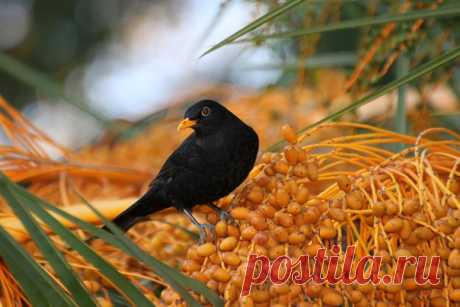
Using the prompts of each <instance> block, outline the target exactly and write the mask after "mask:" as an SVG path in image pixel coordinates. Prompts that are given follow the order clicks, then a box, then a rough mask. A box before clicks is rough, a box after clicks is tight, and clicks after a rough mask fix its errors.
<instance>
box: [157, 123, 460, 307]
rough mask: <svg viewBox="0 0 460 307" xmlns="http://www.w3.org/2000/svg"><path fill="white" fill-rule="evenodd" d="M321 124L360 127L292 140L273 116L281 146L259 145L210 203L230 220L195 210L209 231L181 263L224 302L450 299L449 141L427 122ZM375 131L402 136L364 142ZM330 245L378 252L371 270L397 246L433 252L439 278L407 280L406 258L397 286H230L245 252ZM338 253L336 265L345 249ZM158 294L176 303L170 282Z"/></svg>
mask: <svg viewBox="0 0 460 307" xmlns="http://www.w3.org/2000/svg"><path fill="white" fill-rule="evenodd" d="M358 126H359V127H358ZM327 127H335V128H340V127H342V128H344V127H348V128H350V127H354V128H367V129H369V130H370V131H369V132H368V133H362V134H356V135H350V136H342V137H337V138H332V139H329V140H326V141H323V142H319V143H317V144H310V145H306V146H303V147H301V146H300V145H298V143H299V142H300V141H302V140H303V138H305V137H306V136H308V134H304V135H303V136H300V137H299V138H298V137H297V136H296V134H295V133H294V132H293V130H292V129H291V128H290V127H288V126H284V127H283V128H282V135H283V137H284V138H285V140H286V141H287V142H288V143H289V144H288V145H287V146H285V147H284V149H283V150H282V152H280V153H265V154H264V155H263V156H262V158H261V161H260V164H259V165H257V166H256V167H255V168H254V170H253V172H252V173H251V175H250V178H249V179H248V180H247V181H246V183H245V184H244V185H243V186H242V187H240V189H239V190H238V191H237V192H236V193H235V195H234V196H233V198H232V197H227V198H225V199H223V200H222V201H221V203H220V205H221V206H222V207H225V208H226V209H227V210H229V211H230V212H231V214H232V216H233V218H234V219H235V220H236V221H237V225H233V224H227V223H225V222H224V221H220V220H219V219H218V218H217V216H216V215H215V214H214V213H213V212H210V211H206V212H207V215H206V220H207V222H209V223H213V224H215V230H216V235H217V239H216V241H215V242H208V243H205V244H203V245H194V246H192V247H191V248H190V249H188V251H187V255H186V260H185V261H184V262H183V263H182V265H181V268H182V270H183V271H184V272H185V273H187V274H189V275H190V276H192V277H193V278H195V279H197V280H200V281H202V282H203V283H205V284H207V286H208V287H209V288H211V289H214V290H215V291H217V292H218V293H219V294H220V295H221V296H222V297H223V298H224V299H225V301H226V303H227V304H228V306H288V305H293V306H294V305H295V306H326V305H327V306H341V305H344V304H347V305H349V306H350V305H352V306H370V305H372V304H375V306H379V307H380V306H401V305H403V306H447V304H450V306H457V305H460V200H459V198H458V194H459V193H460V181H459V179H458V175H459V169H458V165H459V164H460V163H459V161H460V160H459V157H460V152H458V151H457V149H456V148H455V147H454V145H457V144H458V141H454V140H452V141H446V140H443V141H434V140H430V139H429V138H428V135H429V134H430V133H433V132H436V131H427V132H426V133H424V134H423V135H420V136H419V137H418V138H413V137H409V136H404V135H399V134H396V133H392V132H388V131H385V130H381V129H378V128H373V127H367V126H364V125H355V124H340V123H336V124H331V125H325V126H322V127H320V128H318V129H325V128H327ZM377 141H378V143H379V144H385V143H395V142H399V143H403V144H406V145H409V146H407V147H406V149H405V150H403V151H401V152H399V153H394V152H391V151H389V150H386V149H382V148H381V147H377V146H375V145H374V144H375V143H376V142H377ZM337 244H339V246H342V248H344V247H345V246H351V245H355V246H356V257H357V258H359V257H362V256H366V255H379V256H383V265H382V269H381V272H380V273H379V274H388V273H390V274H391V273H392V272H394V271H395V265H396V257H398V256H411V255H413V256H428V263H429V261H430V259H431V257H432V256H437V255H439V256H440V257H441V265H440V268H439V276H440V283H439V284H438V285H431V284H429V283H427V284H425V285H418V284H417V283H416V282H415V279H414V275H415V265H408V267H407V269H406V271H405V273H404V276H403V280H402V283H401V284H387V285H383V284H381V285H378V286H373V285H372V284H367V285H358V284H351V285H343V284H341V283H338V284H334V285H332V284H328V283H327V282H326V283H324V284H315V283H307V284H305V285H296V284H293V283H292V282H291V281H290V280H289V281H288V282H287V283H285V284H282V285H271V284H270V282H269V281H267V282H265V283H264V284H262V285H255V286H253V287H252V289H251V292H250V294H249V296H246V297H241V296H240V292H241V287H242V284H243V278H244V275H245V269H246V265H247V259H248V255H249V254H259V255H266V256H268V257H269V258H270V259H271V260H273V259H275V258H276V257H278V256H281V255H288V256H290V257H291V258H292V259H294V260H295V259H297V258H298V257H299V256H301V255H309V256H314V255H315V254H316V252H317V250H318V249H319V248H321V247H324V248H326V250H327V253H331V250H332V246H333V245H337ZM338 255H339V259H340V260H339V264H340V263H342V262H343V260H344V250H341V251H340V252H339V253H338ZM355 259H356V258H355ZM356 262H357V261H355V262H354V263H353V266H354V267H353V268H354V269H355V268H356V267H355V266H356ZM339 267H340V265H339ZM428 268H429V266H428V265H427V270H428ZM368 269H369V268H368ZM257 270H260V267H258V266H256V272H257V273H258V271H257ZM323 273H326V272H323ZM338 273H340V272H338ZM367 273H369V272H367ZM425 273H428V272H425ZM162 299H163V301H164V302H165V303H166V304H179V305H180V304H181V301H180V299H179V296H177V295H176V294H175V293H174V292H173V291H172V290H170V289H166V290H164V291H163V293H162ZM203 303H205V302H203Z"/></svg>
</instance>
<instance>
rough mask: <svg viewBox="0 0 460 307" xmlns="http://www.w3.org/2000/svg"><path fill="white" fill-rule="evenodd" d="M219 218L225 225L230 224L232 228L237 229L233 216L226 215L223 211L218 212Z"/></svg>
mask: <svg viewBox="0 0 460 307" xmlns="http://www.w3.org/2000/svg"><path fill="white" fill-rule="evenodd" d="M219 217H220V219H221V220H222V221H224V222H225V223H227V224H231V225H233V226H237V227H238V223H237V222H236V220H235V219H234V218H233V216H232V215H231V214H230V213H228V212H227V211H225V210H221V211H220V212H219Z"/></svg>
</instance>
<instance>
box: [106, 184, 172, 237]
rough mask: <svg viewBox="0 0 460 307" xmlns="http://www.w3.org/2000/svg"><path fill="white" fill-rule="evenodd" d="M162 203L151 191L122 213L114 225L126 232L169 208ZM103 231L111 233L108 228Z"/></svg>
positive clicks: (114, 221)
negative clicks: (150, 216)
mask: <svg viewBox="0 0 460 307" xmlns="http://www.w3.org/2000/svg"><path fill="white" fill-rule="evenodd" d="M161 203H162V202H159V201H156V200H155V193H154V192H153V191H152V190H149V191H147V192H146V193H145V194H144V195H143V196H142V197H141V198H139V199H138V200H137V201H136V202H135V203H134V204H132V205H131V206H130V207H129V208H128V209H126V210H125V211H123V212H122V213H120V214H119V215H118V216H117V217H116V218H115V219H114V220H113V221H112V223H114V224H115V225H116V226H118V228H120V229H121V230H123V231H124V232H126V231H128V229H130V228H131V227H132V226H134V225H135V224H137V223H138V222H140V221H142V220H144V219H146V218H147V217H148V216H149V215H150V214H152V213H155V212H157V211H160V210H163V209H165V208H167V207H168V206H164V205H162V204H161ZM102 229H103V230H106V231H109V232H110V230H109V229H108V227H107V226H104V227H103V228H102Z"/></svg>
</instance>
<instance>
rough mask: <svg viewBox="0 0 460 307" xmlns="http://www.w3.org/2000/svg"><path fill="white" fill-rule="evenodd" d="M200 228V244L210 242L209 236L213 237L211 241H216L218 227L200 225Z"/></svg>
mask: <svg viewBox="0 0 460 307" xmlns="http://www.w3.org/2000/svg"><path fill="white" fill-rule="evenodd" d="M198 227H199V229H200V239H199V241H198V243H199V244H204V243H206V242H207V241H208V234H209V235H210V236H211V241H214V240H215V239H216V230H215V228H216V227H215V226H214V225H213V224H200V226H198Z"/></svg>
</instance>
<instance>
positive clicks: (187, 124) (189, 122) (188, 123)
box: [177, 118, 196, 131]
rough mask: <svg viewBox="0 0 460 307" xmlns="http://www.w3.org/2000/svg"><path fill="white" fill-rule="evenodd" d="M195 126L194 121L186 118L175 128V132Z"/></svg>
mask: <svg viewBox="0 0 460 307" xmlns="http://www.w3.org/2000/svg"><path fill="white" fill-rule="evenodd" d="M195 125H196V120H192V119H190V118H186V119H184V120H183V121H181V122H180V124H179V125H178V126H177V131H181V130H184V129H187V128H192V127H193V126H195Z"/></svg>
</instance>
